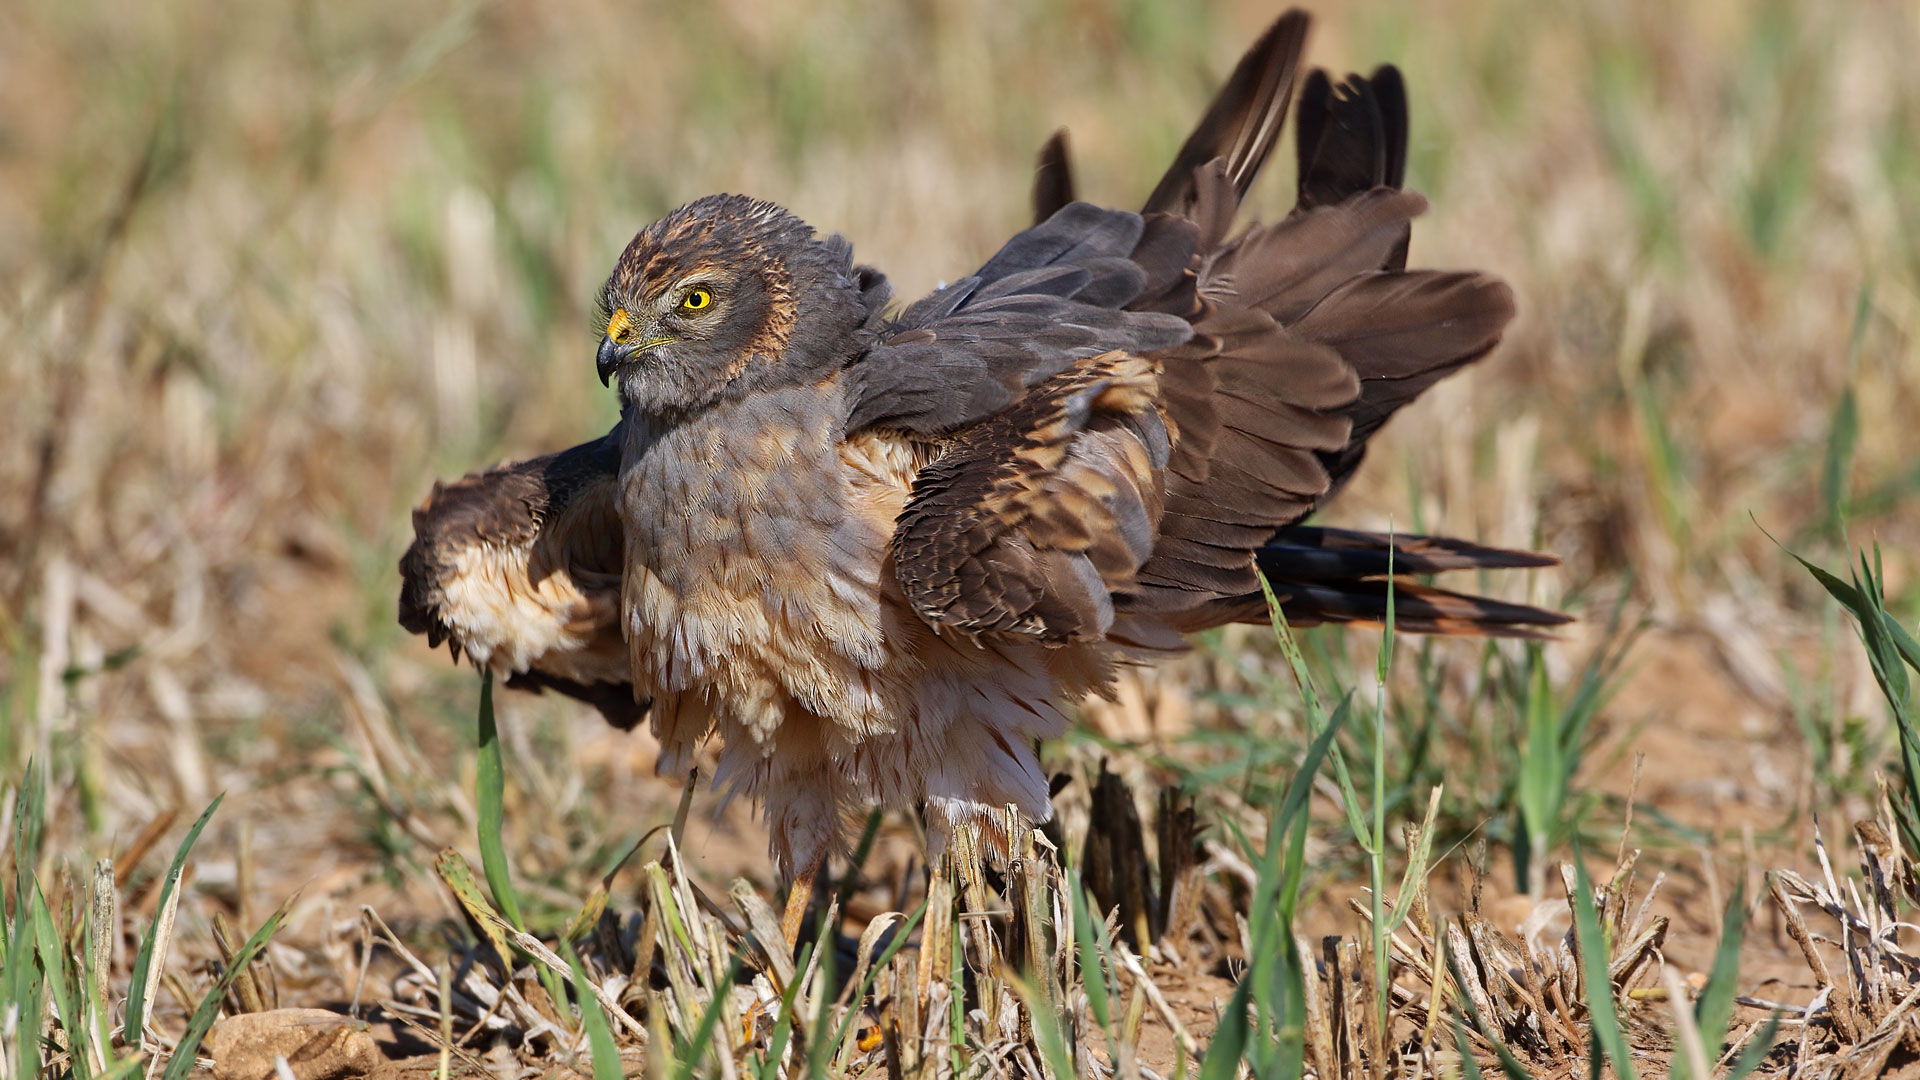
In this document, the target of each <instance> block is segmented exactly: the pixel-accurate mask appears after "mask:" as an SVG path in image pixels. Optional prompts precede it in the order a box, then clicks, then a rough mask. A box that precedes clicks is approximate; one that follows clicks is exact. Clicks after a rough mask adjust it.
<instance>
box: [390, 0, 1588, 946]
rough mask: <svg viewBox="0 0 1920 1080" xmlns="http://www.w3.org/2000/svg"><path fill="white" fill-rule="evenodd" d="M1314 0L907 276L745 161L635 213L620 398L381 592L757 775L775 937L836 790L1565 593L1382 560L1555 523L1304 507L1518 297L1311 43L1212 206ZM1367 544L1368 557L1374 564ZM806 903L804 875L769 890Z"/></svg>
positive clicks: (1386, 101)
mask: <svg viewBox="0 0 1920 1080" xmlns="http://www.w3.org/2000/svg"><path fill="white" fill-rule="evenodd" d="M1307 21H1308V20H1307V17H1306V16H1305V15H1304V14H1302V13H1300V12H1298V11H1293V12H1288V13H1287V14H1286V15H1284V16H1282V17H1281V18H1280V19H1279V20H1278V21H1277V22H1276V23H1275V24H1274V25H1273V26H1272V27H1271V28H1270V29H1269V30H1268V31H1267V32H1266V33H1265V34H1264V35H1263V36H1262V37H1261V38H1260V40H1259V41H1258V42H1257V43H1256V44H1255V45H1254V46H1253V48H1252V49H1251V50H1250V51H1249V52H1248V53H1247V55H1246V56H1245V58H1243V59H1242V60H1241V62H1240V64H1239V66H1238V67H1237V69H1236V70H1235V71H1234V73H1233V75H1232V76H1231V78H1230V79H1229V81H1228V82H1227V84H1226V86H1225V87H1224V88H1223V89H1222V90H1221V91H1220V93H1219V95H1218V96H1217V97H1216V98H1215V100H1214V101H1213V103H1212V105H1211V106H1210V107H1209V108H1208V110H1207V112H1206V113H1205V115H1204V116H1203V117H1202V118H1201V120H1200V122H1199V124H1198V126H1197V127H1196V128H1195V130H1194V131H1193V133H1192V135H1191V136H1190V137H1189V138H1188V139H1187V141H1186V143H1185V144H1184V145H1183V146H1182V147H1181V149H1180V151H1179V153H1178V155H1177V156H1176V158H1175V159H1174V161H1173V164H1172V165H1171V167H1170V168H1168V170H1167V171H1166V173H1165V175H1164V176H1163V177H1162V179H1161V180H1160V182H1159V184H1158V186H1156V187H1155V188H1154V190H1153V192H1152V194H1151V195H1149V196H1148V198H1147V200H1146V202H1145V204H1144V205H1143V206H1142V208H1141V209H1140V210H1138V211H1127V210H1116V209H1107V208H1103V207H1100V206H1096V205H1093V204H1091V203H1087V202H1083V201H1079V200H1078V199H1077V198H1076V196H1075V185H1074V182H1073V179H1072V174H1071V169H1070V167H1069V165H1068V162H1067V158H1066V151H1065V143H1064V141H1063V140H1062V139H1060V138H1058V137H1056V139H1055V140H1054V141H1053V142H1051V143H1049V144H1048V147H1047V149H1046V150H1044V151H1043V153H1042V158H1041V168H1040V170H1039V175H1038V178H1037V181H1036V184H1035V188H1034V205H1035V210H1036V217H1037V222H1036V224H1035V225H1033V227H1031V228H1029V229H1027V230H1025V231H1024V232H1021V233H1019V234H1018V235H1016V236H1014V237H1013V238H1012V239H1011V240H1009V241H1008V242H1007V243H1006V244H1005V246H1003V247H1002V248H1001V249H1000V251H999V252H998V253H996V254H994V255H993V256H992V257H991V258H989V259H988V260H987V261H986V262H985V264H984V265H982V266H980V268H979V269H978V270H975V271H974V272H973V273H971V274H969V275H966V276H964V277H961V278H959V279H958V280H956V281H954V282H953V283H952V284H950V285H947V286H944V287H942V288H940V289H939V290H937V291H935V292H934V293H933V294H931V295H929V296H926V297H924V298H922V299H919V300H917V301H915V302H913V303H911V304H907V305H905V306H904V307H901V306H896V305H894V304H892V303H891V302H890V300H891V297H890V292H889V289H888V286H887V282H886V279H885V278H884V277H883V276H882V275H881V274H880V273H879V272H878V271H877V270H874V269H872V268H869V267H866V266H861V265H857V264H856V263H855V262H854V259H853V252H852V248H851V246H850V245H849V244H848V242H847V241H846V240H844V239H842V238H841V237H839V236H828V237H822V236H819V235H817V234H816V233H815V232H814V230H813V229H812V228H810V227H809V226H807V225H806V224H805V223H804V222H802V221H800V220H799V219H798V218H796V217H794V216H793V215H792V214H790V213H788V212H787V211H785V210H783V209H781V208H780V207H778V206H776V205H774V204H772V203H769V202H763V201H758V200H755V199H750V198H746V197H742V196H738V195H716V196H709V197H707V198H702V199H699V200H697V201H695V202H692V203H689V204H687V205H686V206H683V207H681V208H680V209H678V210H675V211H673V212H672V213H670V214H668V215H667V216H666V217H664V218H662V219H660V220H659V221H657V222H654V223H653V224H651V225H649V226H647V227H646V228H645V229H643V230H642V231H641V232H640V233H639V234H638V235H637V236H635V237H634V238H633V241H632V242H631V243H630V244H629V245H628V246H627V247H626V249H625V251H624V252H623V253H622V254H621V255H620V257H619V260H618V262H617V263H616V265H615V266H614V269H613V272H612V274H611V276H610V277H609V278H608V280H607V283H606V285H605V288H604V290H603V292H602V296H601V304H602V309H603V315H604V318H605V324H604V326H605V330H604V335H603V337H602V339H601V341H600V343H599V347H598V354H597V368H598V373H599V375H600V378H601V380H602V381H603V382H608V383H610V384H611V385H613V386H614V387H615V388H616V389H617V391H618V394H619V399H620V404H621V409H622V415H621V420H620V422H619V423H618V425H617V426H616V427H615V428H614V429H613V430H612V431H610V432H609V433H608V434H607V435H605V436H604V437H602V438H601V439H599V440H596V441H594V442H591V443H588V444H585V445H583V446H580V447H576V448H574V449H572V450H568V451H565V452H563V453H560V454H556V455H553V456H550V457H547V458H540V459H536V460H533V461H529V462H524V463H521V464H518V465H510V466H506V467H504V468H501V469H496V470H493V471H491V472H487V473H483V474H479V475H477V476H471V477H468V478H466V479H464V480H462V481H459V482H457V483H454V484H451V485H442V486H436V488H435V490H434V493H433V495H432V496H431V497H430V498H429V500H428V502H427V503H426V504H425V505H424V506H423V507H422V508H421V509H420V510H419V511H417V512H416V513H415V515H414V523H415V529H416V533H417V537H416V540H415V542H414V545H413V547H412V548H411V549H410V550H409V551H408V552H407V555H406V557H405V558H404V559H403V561H402V563H401V569H402V572H403V577H404V579H405V581H404V585H403V592H402V598H401V621H402V622H403V623H404V624H405V625H406V626H407V627H408V628H409V629H412V630H415V631H424V632H425V633H427V634H428V636H429V638H430V640H432V641H433V642H434V643H435V644H438V643H439V642H440V641H441V640H450V641H451V644H452V647H453V649H454V650H455V655H456V657H458V656H459V655H460V653H461V652H464V653H465V654H466V655H467V656H469V657H470V658H471V659H472V660H473V661H474V662H475V663H477V664H484V665H490V666H492V667H494V668H496V669H499V670H503V671H505V672H507V673H509V675H510V676H511V681H510V684H511V683H512V682H517V683H519V684H522V685H527V686H530V687H532V688H535V689H554V690H557V691H560V692H563V693H568V694H572V695H574V696H576V697H580V698H582V699H583V700H587V701H590V702H592V703H593V704H595V705H596V706H598V707H599V708H600V709H601V711H602V712H603V713H605V714H606V715H607V717H608V719H609V720H611V721H612V722H614V723H616V724H618V725H620V726H622V727H629V726H632V725H633V724H634V723H635V722H636V721H637V720H638V719H639V718H640V717H641V716H642V715H644V714H646V711H647V709H648V705H649V703H650V705H651V727H652V730H653V733H654V734H655V736H656V737H657V738H658V739H659V741H660V744H661V757H660V767H661V770H662V771H663V772H666V773H681V774H684V771H685V770H686V769H688V768H690V767H691V765H692V763H693V757H694V753H695V750H696V748H697V747H698V746H699V745H700V744H701V743H702V742H703V741H704V740H706V739H708V738H710V737H715V738H717V740H718V742H719V773H718V775H717V776H716V777H715V783H716V785H721V786H724V787H726V788H727V789H729V790H731V791H735V792H744V793H747V794H749V795H751V796H753V797H755V798H757V799H758V800H760V802H761V804H762V805H763V806H764V807H765V811H766V817H767V822H768V826H769V831H770V834H771V835H770V841H771V848H772V854H773V857H774V860H775V863H776V866H777V867H778V868H779V870H780V871H781V872H782V873H783V874H785V875H787V876H788V877H789V879H790V880H792V881H793V882H794V890H793V892H792V893H790V895H789V906H788V920H787V926H786V929H787V932H788V937H789V940H791V939H792V937H793V936H794V934H795V933H796V932H797V929H798V918H799V916H800V914H801V913H802V912H803V911H804V909H805V902H806V893H807V887H808V885H809V884H810V883H811V881H812V880H813V877H814V873H815V871H816V870H817V868H818V867H819V865H820V863H821V861H822V859H823V858H824V857H825V856H826V855H827V853H828V852H829V851H830V850H831V849H833V848H834V847H835V845H836V844H838V843H840V842H841V841H842V840H843V839H844V836H845V821H846V817H847V815H848V813H849V812H850V811H852V810H853V809H855V808H858V807H865V806H869V805H873V804H881V805H892V806H912V805H918V806H919V807H921V808H922V809H923V811H924V813H925V815H926V819H927V821H928V823H929V840H930V843H931V845H932V846H933V847H934V848H935V851H936V853H937V852H938V851H939V850H941V849H943V847H944V844H945V842H946V838H947V837H948V836H949V835H950V833H951V830H953V829H954V828H956V827H959V826H963V825H978V826H980V827H982V828H983V830H984V832H985V835H986V836H987V838H988V839H989V841H990V842H992V843H996V844H1004V842H1005V841H1006V839H1007V838H1006V837H1005V836H1004V835H1002V834H1000V832H999V830H1001V829H1002V828H1004V824H1003V823H1004V822H1006V821H1008V820H1009V816H1008V815H1007V814H1005V813H1004V811H1005V810H1006V808H1008V807H1012V808H1014V809H1015V810H1017V811H1018V814H1019V815H1020V816H1022V817H1024V818H1025V819H1026V820H1029V821H1044V820H1045V819H1046V818H1048V817H1049V815H1050V812H1051V811H1050V807H1049V804H1048V789H1047V782H1046V777H1045V776H1044V774H1043V773H1042V771H1041V769H1040V765H1039V762H1038V760H1037V758H1036V756H1035V746H1036V744H1037V742H1038V741H1039V740H1041V739H1045V738H1048V737H1051V736H1056V735H1059V734H1061V733H1062V732H1063V731H1064V730H1065V729H1066V727H1067V723H1068V721H1067V717H1066V714H1065V713H1064V712H1063V711H1062V710H1063V708H1064V706H1065V705H1066V704H1067V703H1069V702H1072V701H1075V700H1077V699H1079V698H1081V697H1083V696H1085V695H1088V694H1093V693H1100V692H1102V691H1103V690H1106V689H1107V688H1108V687H1109V686H1110V685H1111V682H1112V679H1113V677H1114V674H1115V671H1116V669H1117V668H1118V666H1119V665H1122V664H1129V663H1146V662H1151V661H1153V660H1155V659H1157V658H1161V657H1165V656H1167V655H1170V654H1172V653H1174V652H1175V651H1177V650H1179V649H1180V648H1182V642H1183V635H1185V634H1187V633H1189V632H1192V631H1196V630H1202V629H1205V628H1208V627H1213V626H1219V625H1222V624H1224V623H1228V622H1236V621H1238V622H1264V621H1265V620H1266V619H1267V618H1268V609H1267V605H1266V601H1265V597H1264V595H1263V592H1262V588H1261V577H1262V575H1264V576H1265V578H1266V580H1267V581H1268V582H1269V583H1271V586H1272V589H1273V592H1274V594H1275V596H1276V597H1277V599H1278V601H1279V604H1280V608H1281V610H1282V611H1283V612H1284V614H1285V615H1286V617H1287V619H1288V620H1289V621H1290V622H1291V623H1293V624H1294V625H1308V624H1313V623H1320V622H1344V623H1374V624H1377V623H1379V622H1380V621H1381V620H1382V619H1383V618H1384V616H1385V613H1386V610H1387V598H1388V590H1389V584H1390V583H1391V588H1392V590H1393V602H1394V614H1395V620H1396V625H1397V626H1398V627H1399V628H1400V629H1402V630H1410V631H1419V632H1430V633H1466V634H1484V635H1497V636H1522V637H1530V636H1539V635H1541V634H1542V633H1543V632H1544V631H1545V629H1546V628H1549V627H1551V626H1554V625H1555V624H1558V623H1561V622H1564V621H1566V620H1565V617H1564V616H1561V615H1558V614H1555V613H1552V612H1548V611H1544V610H1541V609H1537V608H1533V607H1526V606H1521V605H1515V604H1507V603H1502V602H1499V601H1495V600H1491V599H1485V598H1479V597H1472V596H1466V595H1462V594H1459V593H1455V592H1450V591H1446V590H1442V589H1439V588H1434V587H1431V586H1427V585H1421V584H1416V583H1414V582H1410V581H1405V580H1398V579H1397V578H1395V579H1390V577H1389V575H1390V573H1391V574H1394V575H1398V574H1403V573H1404V574H1414V575H1420V574H1430V573H1438V572H1441V571H1447V570H1457V569H1468V568H1480V569H1485V568H1503V567H1534V566H1544V565H1549V564H1551V563H1552V562H1553V561H1554V560H1553V559H1552V558H1551V557H1550V556H1544V555H1538V554H1533V553H1529V552H1518V551H1508V550H1501V549H1495V548H1488V547H1482V546H1479V545H1476V544H1471V543H1467V542H1463V541H1458V540H1450V539H1443V538H1431V537H1406V536H1399V537H1391V538H1390V537H1387V536H1384V535H1379V534H1373V533H1365V532H1357V531H1350V530H1342V529H1332V528H1320V527H1310V526H1305V525H1302V524H1301V521H1302V520H1303V519H1304V518H1306V517H1307V516H1308V515H1309V514H1311V513H1313V512H1314V511H1315V510H1316V509H1318V508H1319V507H1320V506H1321V505H1323V504H1324V503H1325V502H1326V501H1327V500H1328V499H1329V498H1330V497H1331V496H1332V495H1333V494H1334V493H1335V492H1337V491H1338V490H1339V489H1340V487H1341V486H1342V485H1343V484H1344V483H1345V482H1346V481H1347V479H1348V478H1349V477H1350V476H1351V475H1352V474H1353V472H1354V470H1355V469H1356V468H1357V467H1358V466H1359V464H1360V461H1361V457H1362V455H1363V454H1364V452H1365V448H1366V442H1367V440H1368V438H1369V437H1370V436H1372V435H1373V433H1374V432H1375V431H1377V430H1378V429H1379V428H1380V426H1381V424H1383V423H1384V422H1385V421H1386V420H1387V418H1388V417H1389V416H1391V415H1392V413H1393V412H1394V411H1395V410H1397V409H1398V408H1400V407H1401V406H1402V405H1405V404H1406V403H1408V402H1410V401H1412V400H1413V399H1414V398H1415V397H1417V396H1418V395H1419V394H1420V393H1421V392H1423V391H1424V390H1426V388H1427V387H1429V386H1431V385H1432V384H1433V383H1434V382H1435V381H1437V380H1438V379H1440V378H1442V377H1443V376H1445V375H1446V374H1448V373H1450V372H1452V371H1454V370H1456V369H1458V368H1459V367H1461V366H1462V365H1464V364H1467V363H1470V362H1472V361H1473V360H1476V359H1478V358H1480V357H1482V356H1484V355H1485V354H1486V353H1487V352H1488V351H1489V350H1490V349H1492V348H1493V346H1494V345H1495V344H1496V343H1497V342H1498V341H1499V338H1500V335H1501V332H1502V330H1503V328H1504V327H1505V326H1506V324H1507V322H1508V321H1509V319H1511V317H1512V315H1513V299H1512V293H1511V292H1510V291H1509V290H1508V288H1507V286H1506V285H1504V284H1502V283H1501V282H1500V281H1498V280H1496V279H1494V278H1492V277H1490V276H1488V275H1486V274H1482V273H1477V272H1472V271H1440V270H1409V269H1407V268H1406V262H1407V251H1408V238H1409V235H1410V226H1411V222H1412V219H1413V218H1414V217H1415V216H1416V215H1418V214H1419V213H1420V212H1421V211H1422V210H1423V209H1424V208H1425V206H1426V203H1425V200H1424V199H1422V198H1421V197H1420V196H1419V195H1417V194H1414V193H1412V192H1408V191H1404V190H1402V189H1401V182H1402V177H1403V173H1404V168H1405V163H1406V148H1407V105H1406V95H1405V91H1404V89H1403V84H1402V81H1401V78H1400V75H1399V73H1398V72H1397V71H1396V70H1395V69H1393V68H1392V67H1382V68H1380V69H1378V70H1376V71H1375V72H1374V73H1373V74H1372V75H1371V76H1367V77H1361V76H1357V75H1355V76H1350V77H1348V78H1346V79H1345V80H1343V81H1341V82H1339V83H1337V84H1336V83H1335V82H1334V81H1333V80H1332V79H1331V78H1329V77H1328V76H1327V75H1326V74H1325V73H1324V72H1321V71H1314V72H1312V73H1311V74H1310V75H1307V76H1306V77H1305V79H1304V81H1303V83H1302V86H1301V90H1300V105H1299V109H1298V119H1297V121H1296V128H1295V131H1296V135H1295V138H1296V147H1297V153H1298V199H1297V203H1296V205H1295V207H1294V209H1293V210H1292V212H1291V213H1289V214H1288V215H1287V216H1286V217H1285V218H1283V219H1282V220H1280V221H1278V222H1275V223H1273V224H1266V225H1262V224H1251V225H1247V226H1245V227H1243V228H1240V229H1239V230H1238V231H1235V229H1234V223H1235V218H1236V211H1237V210H1238V208H1239V206H1240V203H1241V200H1242V198H1243V196H1244V195H1245V194H1246V192H1247V190H1248V188H1249V186H1250V185H1251V184H1252V183H1253V181H1254V178H1255V177H1256V175H1257V174H1258V173H1259V171H1260V168H1261V166H1262V164H1263V163H1264V162H1265V161H1266V160H1267V158H1268V156H1269V154H1270V152H1271V151H1272V149H1273V148H1274V146H1275V143H1276V141H1277V139H1278V137H1279V134H1280V129H1281V125H1282V123H1283V121H1284V118H1285V116H1286V113H1287V111H1288V108H1289V105H1290V102H1291V99H1292V97H1293V96H1294V88H1295V82H1296V76H1297V73H1298V71H1299V60H1300V56H1301V50H1302V47H1303V44H1304V40H1305V34H1306V29H1307ZM1389 568H1391V569H1389ZM796 905H797V906H796Z"/></svg>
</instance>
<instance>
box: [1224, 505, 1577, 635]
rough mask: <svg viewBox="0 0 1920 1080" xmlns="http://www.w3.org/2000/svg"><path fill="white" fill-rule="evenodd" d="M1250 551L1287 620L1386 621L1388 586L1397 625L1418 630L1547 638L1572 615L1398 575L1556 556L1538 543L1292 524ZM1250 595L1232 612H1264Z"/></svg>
mask: <svg viewBox="0 0 1920 1080" xmlns="http://www.w3.org/2000/svg"><path fill="white" fill-rule="evenodd" d="M1254 557H1255V561H1256V563H1257V564H1258V566H1259V567H1260V572H1261V574H1262V575H1264V576H1265V577H1266V579H1267V582H1268V584H1269V585H1270V586H1271V587H1272V589H1273V592H1274V596H1275V597H1276V598H1277V599H1278V600H1279V601H1280V611H1281V613H1282V614H1284V615H1285V616H1286V618H1287V622H1288V624H1289V625H1292V626H1314V625H1318V624H1320V623H1351V624H1359V625H1363V626H1384V625H1385V624H1386V621H1387V605H1388V594H1389V592H1391V594H1392V605H1393V625H1394V628H1395V629H1398V630H1406V631H1410V632H1412V633H1416V634H1467V635H1474V636H1480V637H1509V638H1546V637H1549V636H1551V635H1550V634H1549V633H1548V631H1549V630H1550V629H1551V628H1553V627H1556V626H1562V625H1565V624H1566V623H1569V622H1572V621H1573V620H1572V618H1571V617H1569V616H1566V615H1562V614H1560V613H1559V612H1554V611H1547V610H1545V609H1543V608H1537V607H1531V606H1529V605H1526V604H1512V603H1507V602H1506V601H1503V600H1494V599H1490V598H1488V597H1484V596H1470V595H1467V594H1465V593H1457V592H1451V591H1449V590H1446V589H1436V588H1433V587H1432V586H1428V585H1420V584H1416V583H1414V582H1411V581H1406V580H1403V579H1402V578H1401V577H1400V575H1404V574H1438V573H1443V572H1445V571H1448V570H1513V569H1525V568H1530V567H1541V566H1554V565H1557V564H1558V563H1559V561H1560V560H1558V559H1556V558H1554V557H1553V556H1551V555H1544V554H1540V553H1538V552H1532V551H1514V550H1511V549H1508V548H1495V547H1484V546H1482V545H1479V544H1473V543H1468V542H1467V541H1465V540H1453V539H1449V538H1447V537H1438V536H1392V537H1388V536H1385V535H1382V534H1380V533H1369V532H1358V531H1355V530H1351V529H1326V528H1316V527H1311V526H1295V527H1293V528H1289V529H1283V530H1281V532H1280V534H1279V535H1278V536H1276V537H1274V539H1273V542H1272V543H1270V544H1268V545H1267V546H1266V547H1263V548H1261V549H1260V550H1259V551H1258V552H1256V553H1255V556H1254ZM1389 575H1392V576H1389ZM1247 599H1248V601H1253V600H1259V601H1260V603H1259V604H1258V605H1257V606H1255V605H1253V604H1251V603H1249V604H1247V605H1244V606H1243V608H1242V610H1241V612H1240V613H1239V615H1240V618H1239V621H1244V622H1265V621H1267V612H1266V606H1265V598H1264V597H1248V598H1247Z"/></svg>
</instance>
